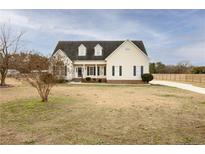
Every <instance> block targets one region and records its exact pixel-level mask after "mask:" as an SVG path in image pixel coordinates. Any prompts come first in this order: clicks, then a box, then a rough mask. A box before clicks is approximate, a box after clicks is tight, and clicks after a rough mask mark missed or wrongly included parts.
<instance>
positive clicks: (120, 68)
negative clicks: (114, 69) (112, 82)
mask: <svg viewBox="0 0 205 154" xmlns="http://www.w3.org/2000/svg"><path fill="white" fill-rule="evenodd" d="M119 76H122V66H120V67H119Z"/></svg>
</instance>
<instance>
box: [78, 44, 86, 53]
mask: <svg viewBox="0 0 205 154" xmlns="http://www.w3.org/2000/svg"><path fill="white" fill-rule="evenodd" d="M78 56H86V47H85V46H84V45H83V44H81V45H80V46H79V47H78Z"/></svg>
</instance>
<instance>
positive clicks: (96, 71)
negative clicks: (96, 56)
mask: <svg viewBox="0 0 205 154" xmlns="http://www.w3.org/2000/svg"><path fill="white" fill-rule="evenodd" d="M97 74H98V67H97V64H95V77H96V78H97Z"/></svg>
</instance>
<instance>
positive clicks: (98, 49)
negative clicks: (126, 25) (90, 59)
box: [94, 44, 103, 56]
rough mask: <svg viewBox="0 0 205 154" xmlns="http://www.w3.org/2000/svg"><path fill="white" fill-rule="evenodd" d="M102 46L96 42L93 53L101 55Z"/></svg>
mask: <svg viewBox="0 0 205 154" xmlns="http://www.w3.org/2000/svg"><path fill="white" fill-rule="evenodd" d="M102 49H103V48H102V47H101V46H100V44H97V45H96V46H95V53H94V55H95V56H102Z"/></svg>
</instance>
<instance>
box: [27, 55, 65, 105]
mask: <svg viewBox="0 0 205 154" xmlns="http://www.w3.org/2000/svg"><path fill="white" fill-rule="evenodd" d="M37 57H38V56H37ZM31 58H32V57H30V58H28V61H30V62H29V63H30V65H32V67H30V66H28V69H30V68H35V70H29V72H30V73H29V74H28V75H26V80H27V81H28V82H29V83H30V84H31V86H33V87H34V88H36V90H37V91H38V94H39V96H40V97H41V99H42V102H48V97H49V94H50V91H51V89H52V87H53V86H54V85H55V83H56V79H57V75H56V73H55V71H53V70H52V71H50V72H49V71H48V70H43V67H42V66H43V65H45V60H44V59H43V58H40V59H39V58H38V59H37V60H32V59H31ZM59 65H60V66H61V65H62V61H61V59H58V58H50V66H51V67H53V68H58V67H59ZM51 69H52V68H51Z"/></svg>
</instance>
